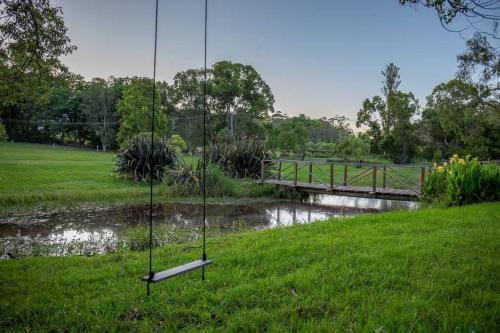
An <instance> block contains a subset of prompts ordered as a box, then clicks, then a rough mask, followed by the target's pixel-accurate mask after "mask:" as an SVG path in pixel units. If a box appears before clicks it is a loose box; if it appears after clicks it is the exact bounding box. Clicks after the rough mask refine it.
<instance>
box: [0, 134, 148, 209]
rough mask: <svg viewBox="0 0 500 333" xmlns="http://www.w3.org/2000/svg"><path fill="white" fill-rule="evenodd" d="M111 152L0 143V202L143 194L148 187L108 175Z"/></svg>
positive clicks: (123, 197)
mask: <svg viewBox="0 0 500 333" xmlns="http://www.w3.org/2000/svg"><path fill="white" fill-rule="evenodd" d="M112 171H113V153H103V152H95V151H92V150H86V149H78V148H68V147H55V148H54V147H52V146H49V145H36V144H20V143H16V144H9V143H2V144H0V206H7V205H22V204H28V205H30V204H33V203H38V202H60V203H71V202H75V201H82V202H85V201H93V202H98V201H103V200H106V201H121V200H133V199H141V198H146V196H147V195H148V194H149V188H148V187H147V186H146V185H147V184H145V183H139V184H135V183H132V182H128V181H124V180H121V179H119V178H117V177H114V176H113V175H112Z"/></svg>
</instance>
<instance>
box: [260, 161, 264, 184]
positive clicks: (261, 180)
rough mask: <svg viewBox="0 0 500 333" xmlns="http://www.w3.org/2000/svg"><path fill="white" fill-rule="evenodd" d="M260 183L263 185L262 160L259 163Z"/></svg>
mask: <svg viewBox="0 0 500 333" xmlns="http://www.w3.org/2000/svg"><path fill="white" fill-rule="evenodd" d="M260 183H261V184H264V160H261V161H260Z"/></svg>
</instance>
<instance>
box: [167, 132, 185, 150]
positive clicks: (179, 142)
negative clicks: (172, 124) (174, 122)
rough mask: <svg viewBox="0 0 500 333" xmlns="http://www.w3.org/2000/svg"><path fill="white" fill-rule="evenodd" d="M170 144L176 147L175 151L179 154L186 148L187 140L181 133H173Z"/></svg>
mask: <svg viewBox="0 0 500 333" xmlns="http://www.w3.org/2000/svg"><path fill="white" fill-rule="evenodd" d="M168 144H169V145H171V146H172V147H174V149H175V151H176V152H177V153H178V154H179V153H181V152H183V151H185V150H186V148H187V145H186V141H184V139H183V138H182V137H181V136H180V135H179V134H172V136H171V137H170V139H169V140H168Z"/></svg>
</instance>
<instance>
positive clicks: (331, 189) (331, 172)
mask: <svg viewBox="0 0 500 333" xmlns="http://www.w3.org/2000/svg"><path fill="white" fill-rule="evenodd" d="M330 191H333V163H332V164H330Z"/></svg>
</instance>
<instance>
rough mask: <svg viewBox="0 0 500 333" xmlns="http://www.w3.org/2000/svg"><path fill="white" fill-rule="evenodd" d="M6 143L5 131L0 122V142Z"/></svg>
mask: <svg viewBox="0 0 500 333" xmlns="http://www.w3.org/2000/svg"><path fill="white" fill-rule="evenodd" d="M4 141H7V131H5V126H4V124H3V123H2V121H1V120H0V142H4Z"/></svg>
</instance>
